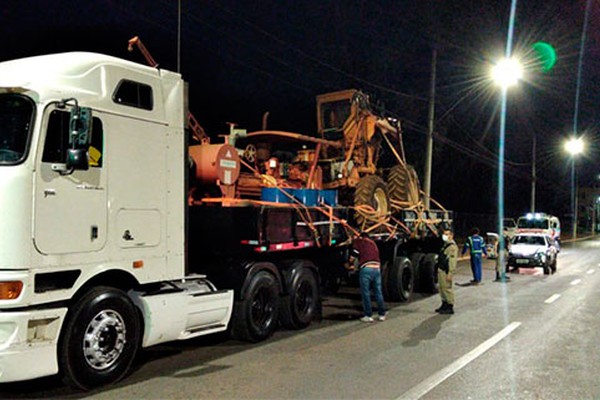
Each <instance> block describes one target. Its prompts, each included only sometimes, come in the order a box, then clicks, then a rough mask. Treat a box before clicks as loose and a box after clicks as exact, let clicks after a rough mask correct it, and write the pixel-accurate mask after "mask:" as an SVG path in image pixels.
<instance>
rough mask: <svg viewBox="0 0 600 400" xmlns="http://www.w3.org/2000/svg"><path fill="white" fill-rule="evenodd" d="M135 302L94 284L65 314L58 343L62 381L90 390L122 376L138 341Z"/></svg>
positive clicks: (133, 355) (120, 293) (131, 359)
mask: <svg viewBox="0 0 600 400" xmlns="http://www.w3.org/2000/svg"><path fill="white" fill-rule="evenodd" d="M140 336H141V327H140V320H139V317H138V314H137V311H136V309H135V306H134V305H133V303H132V302H131V300H130V299H129V297H127V295H126V294H125V293H124V292H123V291H122V290H119V289H115V288H111V287H104V286H101V287H96V288H93V289H91V290H90V291H89V292H87V293H86V294H84V295H83V297H81V298H80V299H79V301H78V302H77V303H76V304H75V306H74V307H73V309H72V311H71V312H70V313H69V315H68V316H67V320H66V322H65V325H64V329H63V333H62V336H61V339H60V342H59V347H58V351H59V353H58V359H59V367H60V371H61V374H62V376H63V380H64V382H65V383H66V384H67V385H69V386H73V387H77V388H80V389H83V390H89V389H92V388H94V387H97V386H101V385H106V384H109V383H113V382H116V381H118V380H119V379H121V378H123V376H125V374H126V373H127V371H128V370H129V368H130V367H131V364H132V362H133V359H134V358H135V355H136V353H137V350H138V347H139V345H140Z"/></svg>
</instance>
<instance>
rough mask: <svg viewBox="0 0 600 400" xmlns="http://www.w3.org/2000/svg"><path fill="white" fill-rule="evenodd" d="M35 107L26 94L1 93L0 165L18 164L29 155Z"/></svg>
mask: <svg viewBox="0 0 600 400" xmlns="http://www.w3.org/2000/svg"><path fill="white" fill-rule="evenodd" d="M33 107H34V105H33V102H32V101H31V100H30V99H29V98H27V97H25V96H22V95H19V94H0V166H4V165H14V164H18V163H20V162H22V161H23V160H24V159H25V157H26V156H27V147H28V144H29V132H30V129H31V124H32V121H33Z"/></svg>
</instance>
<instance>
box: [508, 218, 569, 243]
mask: <svg viewBox="0 0 600 400" xmlns="http://www.w3.org/2000/svg"><path fill="white" fill-rule="evenodd" d="M517 233H543V234H546V235H548V236H550V237H551V238H552V239H554V240H556V241H560V220H559V219H558V217H555V216H553V215H548V214H546V213H528V214H525V215H524V216H522V217H519V219H518V221H517Z"/></svg>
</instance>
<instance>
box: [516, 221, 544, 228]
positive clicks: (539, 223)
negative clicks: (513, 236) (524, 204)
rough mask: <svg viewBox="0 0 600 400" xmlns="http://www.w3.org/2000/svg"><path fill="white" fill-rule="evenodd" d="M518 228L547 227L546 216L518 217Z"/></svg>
mask: <svg viewBox="0 0 600 400" xmlns="http://www.w3.org/2000/svg"><path fill="white" fill-rule="evenodd" d="M518 224H519V228H521V229H548V228H549V226H548V219H547V218H545V219H544V218H542V219H539V218H533V219H528V218H519V222H518Z"/></svg>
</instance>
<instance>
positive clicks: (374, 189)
mask: <svg viewBox="0 0 600 400" xmlns="http://www.w3.org/2000/svg"><path fill="white" fill-rule="evenodd" d="M389 204H390V202H389V198H388V193H387V187H386V185H385V182H384V181H383V179H381V177H380V176H377V175H367V176H364V177H362V178H361V179H360V181H359V182H358V185H356V190H355V191H354V205H355V206H358V205H367V206H371V207H372V208H373V209H374V210H375V211H377V214H379V215H385V214H387V213H388V212H389V210H390V208H389ZM354 219H355V220H356V223H357V225H358V226H359V227H362V226H368V225H369V221H368V220H367V219H366V218H365V216H364V215H363V214H361V213H359V212H356V213H355V215H354Z"/></svg>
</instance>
